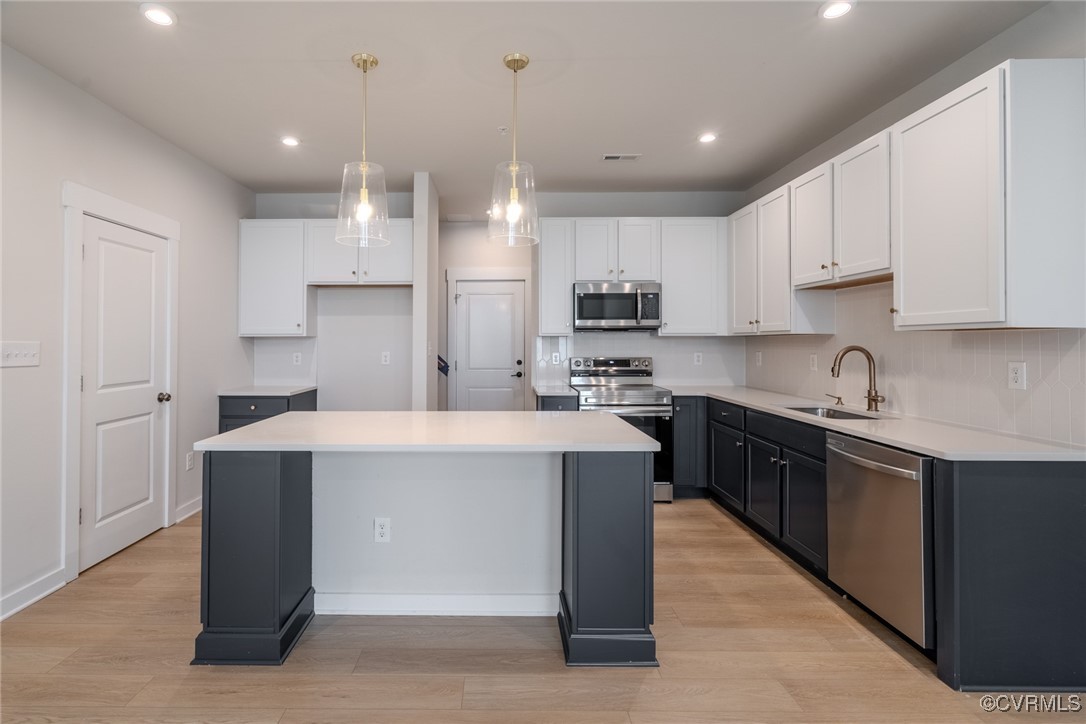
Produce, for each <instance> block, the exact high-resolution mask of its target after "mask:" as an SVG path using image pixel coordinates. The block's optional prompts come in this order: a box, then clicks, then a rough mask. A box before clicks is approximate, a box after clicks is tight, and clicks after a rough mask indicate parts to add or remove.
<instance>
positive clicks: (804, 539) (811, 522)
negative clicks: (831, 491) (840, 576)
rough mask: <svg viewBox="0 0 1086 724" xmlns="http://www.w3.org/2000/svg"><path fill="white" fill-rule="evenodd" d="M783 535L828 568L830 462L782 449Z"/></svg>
mask: <svg viewBox="0 0 1086 724" xmlns="http://www.w3.org/2000/svg"><path fill="white" fill-rule="evenodd" d="M781 463H782V465H781V471H782V476H781V488H782V491H783V492H782V494H783V503H782V506H781V508H782V510H781V538H782V539H783V540H784V542H785V543H787V544H788V545H789V546H791V547H792V549H793V550H795V551H796V552H797V553H799V554H800V555H801V556H803V557H804V558H806V559H807V560H808V561H809V562H810V563H811V564H812V565H814V566H815V567H816V568H818V569H819V570H823V571H824V570H826V464H825V463H823V462H822V461H821V460H815V459H814V458H811V457H807V456H806V455H801V454H800V453H797V452H794V451H792V450H789V449H787V448H783V449H782V450H781Z"/></svg>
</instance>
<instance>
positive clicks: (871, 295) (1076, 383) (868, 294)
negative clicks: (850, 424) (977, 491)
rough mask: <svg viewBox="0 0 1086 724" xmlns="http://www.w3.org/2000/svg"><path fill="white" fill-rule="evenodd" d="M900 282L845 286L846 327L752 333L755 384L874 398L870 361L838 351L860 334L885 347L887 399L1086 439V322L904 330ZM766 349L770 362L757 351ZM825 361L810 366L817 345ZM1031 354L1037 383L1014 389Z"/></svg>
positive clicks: (1030, 378)
mask: <svg viewBox="0 0 1086 724" xmlns="http://www.w3.org/2000/svg"><path fill="white" fill-rule="evenodd" d="M892 304H893V299H892V290H891V284H889V283H887V284H877V285H872V286H866V287H856V288H854V289H842V290H839V291H838V292H837V334H835V335H819V336H795V337H787V336H781V337H757V338H750V339H748V340H747V365H746V380H747V381H746V384H747V385H748V386H750V387H756V388H759V389H764V390H773V391H776V392H784V393H788V394H795V395H802V396H804V397H811V398H816V399H817V398H821V397H822V396H823V395H824V394H826V393H830V394H834V395H841V396H842V397H843V398H844V400H845V402H846V404H850V405H856V406H861V405H866V401H865V400H864V398H863V396H864V393H865V391H866V390H867V365H866V363H865V362H864V359H863V356H862V355H859V354H857V353H851V354H849V355H848V356H847V357H846V358H845V360H844V362H843V363H842V369H841V377H840V378H839V379H833V378H832V377H831V376H830V366H831V365H832V364H833V358H834V356H835V355H836V354H837V351H838V350H840V349H841V348H842V347H844V346H846V345H850V344H859V345H862V346H864V347H866V348H867V349H868V350H870V352H871V354H872V355H874V357H875V363H876V365H875V366H876V370H877V372H878V389H879V392H880V393H881V394H883V395H885V396H886V403H885V404H883V405H881V407H882V408H883V409H886V410H890V411H894V412H900V413H902V414H906V415H915V416H918V417H927V418H932V419H936V420H943V421H946V422H951V423H954V424H959V425H968V426H971V427H976V428H982V429H986V430H995V431H999V432H1006V433H1012V434H1016V435H1022V436H1025V437H1032V438H1037V439H1041V440H1052V441H1056V442H1070V443H1075V444H1079V445H1082V444H1086V353H1084V350H1086V330H1082V329H1060V330H1050V329H1044V330H1034V329H1029V330H1007V331H1004V330H975V331H974V330H970V331H960V332H952V331H947V332H895V331H894V328H893V320H892V318H891V316H890V311H889V310H890V307H891V306H892ZM758 351H761V352H762V365H761V366H760V367H759V366H757V365H755V353H756V352H758ZM812 353H813V354H816V355H817V356H818V371H817V372H812V371H810V369H809V357H810V355H811V354H812ZM1023 361H1024V362H1025V363H1026V367H1027V382H1028V385H1029V389H1027V390H1009V389H1007V363H1008V362H1023Z"/></svg>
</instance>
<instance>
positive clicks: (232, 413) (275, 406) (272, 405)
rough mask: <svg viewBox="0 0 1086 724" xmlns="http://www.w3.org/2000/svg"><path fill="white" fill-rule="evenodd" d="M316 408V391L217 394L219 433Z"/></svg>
mask: <svg viewBox="0 0 1086 724" xmlns="http://www.w3.org/2000/svg"><path fill="white" fill-rule="evenodd" d="M316 409H317V391H316V390H307V391H306V392H299V393H297V394H295V395H270V396H261V395H219V434H220V435H221V434H223V433H224V432H230V431H231V430H237V429H238V428H239V427H245V426H246V425H252V424H253V423H254V422H259V421H261V420H267V419H268V418H269V417H275V416H276V415H282V414H283V413H284V412H297V411H303V412H307V411H313V410H316Z"/></svg>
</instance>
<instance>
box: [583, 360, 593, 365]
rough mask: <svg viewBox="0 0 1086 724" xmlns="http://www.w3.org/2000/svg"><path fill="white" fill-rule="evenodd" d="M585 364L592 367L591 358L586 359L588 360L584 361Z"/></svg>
mask: <svg viewBox="0 0 1086 724" xmlns="http://www.w3.org/2000/svg"><path fill="white" fill-rule="evenodd" d="M584 366H585V367H591V366H592V360H590V359H586V360H585V361H584Z"/></svg>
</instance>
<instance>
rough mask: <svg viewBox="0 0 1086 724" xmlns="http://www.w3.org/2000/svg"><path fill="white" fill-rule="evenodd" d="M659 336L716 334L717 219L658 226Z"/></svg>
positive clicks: (665, 222) (718, 281) (720, 281)
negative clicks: (659, 246)
mask: <svg viewBox="0 0 1086 724" xmlns="http://www.w3.org/2000/svg"><path fill="white" fill-rule="evenodd" d="M661 224H662V225H661V230H662V231H661V239H662V242H661V258H660V272H661V289H662V300H661V302H662V309H661V314H662V321H663V325H662V326H661V328H660V334H662V335H666V334H706V335H709V334H716V333H717V331H718V330H717V326H718V324H717V309H718V307H719V304H718V301H717V293H718V290H719V288H720V285H721V284H723V283H724V280H723V279H719V278H717V273H718V270H719V265H718V263H717V254H718V253H720V252H719V250H718V247H719V232H718V225H719V221H718V220H717V219H664V220H663V221H662V222H661Z"/></svg>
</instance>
